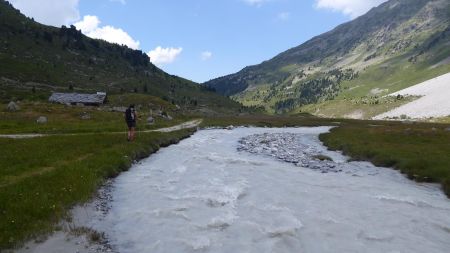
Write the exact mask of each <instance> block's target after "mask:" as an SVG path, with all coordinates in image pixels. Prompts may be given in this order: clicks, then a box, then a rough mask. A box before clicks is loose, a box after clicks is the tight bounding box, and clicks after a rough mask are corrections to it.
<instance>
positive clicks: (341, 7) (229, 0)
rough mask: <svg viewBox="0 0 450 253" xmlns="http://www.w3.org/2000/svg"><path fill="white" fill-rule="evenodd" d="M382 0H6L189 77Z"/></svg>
mask: <svg viewBox="0 0 450 253" xmlns="http://www.w3.org/2000/svg"><path fill="white" fill-rule="evenodd" d="M385 1H386V0H10V2H11V3H12V4H13V5H14V7H16V8H18V9H19V10H20V11H21V12H22V13H24V14H25V15H27V16H29V17H33V18H34V19H35V20H36V21H38V22H40V23H43V24H46V25H53V26H58V27H59V26H62V25H75V26H76V27H77V28H78V29H79V30H81V31H82V32H83V33H84V34H85V35H87V36H89V37H92V38H98V39H103V40H106V41H109V42H113V43H117V44H121V45H127V46H128V47H130V48H134V49H139V50H142V51H143V52H145V53H147V54H148V55H149V56H150V59H151V61H152V62H153V63H154V64H156V65H157V66H158V67H160V68H161V69H163V70H165V71H167V72H168V73H170V74H174V75H178V76H181V77H184V78H187V79H190V80H193V81H195V82H205V81H208V80H210V79H212V78H216V77H220V76H224V75H227V74H231V73H235V72H237V71H239V70H241V69H242V68H244V67H246V66H249V65H255V64H259V63H261V62H262V61H265V60H269V59H271V58H273V57H274V56H276V55H277V54H279V53H281V52H283V51H286V50H287V49H289V48H292V47H295V46H298V45H300V44H302V43H303V42H305V41H307V40H309V39H311V38H312V37H314V36H317V35H320V34H322V33H324V32H327V31H329V30H331V29H333V28H334V27H336V26H337V25H339V24H342V23H344V22H348V21H350V20H352V19H354V18H356V17H358V16H360V15H362V14H364V13H366V12H367V11H368V10H369V9H370V8H372V7H375V6H377V5H379V4H381V3H382V2H385Z"/></svg>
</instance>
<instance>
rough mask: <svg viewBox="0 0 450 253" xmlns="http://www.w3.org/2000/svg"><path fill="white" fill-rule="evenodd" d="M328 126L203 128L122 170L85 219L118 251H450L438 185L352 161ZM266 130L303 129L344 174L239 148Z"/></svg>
mask: <svg viewBox="0 0 450 253" xmlns="http://www.w3.org/2000/svg"><path fill="white" fill-rule="evenodd" d="M327 130H328V128H324V127H321V128H298V129H261V128H238V129H235V130H232V131H228V130H204V131H199V132H197V133H196V134H195V135H194V136H193V137H191V138H190V139H187V140H184V141H182V142H181V143H180V144H178V145H174V146H171V147H169V148H165V149H163V150H161V151H160V152H158V153H157V154H154V155H152V156H151V157H150V158H148V159H146V160H143V161H142V162H141V163H140V164H138V165H136V166H134V167H133V168H132V169H131V170H130V171H129V172H126V173H123V174H122V175H121V176H119V177H118V178H117V180H116V181H115V183H114V186H113V191H112V194H113V202H112V208H111V210H110V211H109V213H108V214H107V215H106V216H105V217H103V218H101V219H94V220H93V221H91V224H89V225H90V226H92V227H93V228H95V229H98V230H102V231H105V232H106V234H107V236H108V237H109V239H110V241H111V244H112V246H113V247H115V248H116V249H117V251H119V252H122V253H128V252H133V253H140V252H174V253H175V252H224V253H228V252H258V253H259V252H408V253H410V252H427V253H432V252H443V253H444V252H450V201H449V200H448V199H447V198H446V197H445V196H444V194H443V193H442V192H441V191H440V190H439V189H438V187H437V186H435V185H420V184H416V183H414V182H412V181H410V180H408V179H406V178H405V177H404V176H402V175H401V174H399V173H398V172H396V171H394V170H391V169H385V168H376V167H374V166H373V165H371V164H369V163H361V162H352V163H348V162H346V159H345V157H343V156H341V155H340V154H339V153H336V152H329V151H326V149H325V147H323V146H322V145H321V143H320V142H319V141H318V138H317V135H318V133H320V132H325V131H327ZM266 132H269V133H279V132H293V133H301V134H303V135H304V138H302V143H304V144H307V145H310V146H311V147H313V148H315V149H316V150H318V151H319V152H322V153H323V154H326V155H328V156H330V157H332V158H333V159H334V160H335V161H336V162H338V163H339V165H338V166H339V167H340V168H342V169H343V172H342V173H328V174H322V173H320V172H318V171H314V170H310V169H305V168H300V167H296V166H295V165H293V164H289V163H285V162H282V161H278V160H276V159H274V158H272V157H268V156H262V155H256V154H250V153H247V152H238V151H237V146H238V140H239V139H240V138H242V137H246V136H248V135H251V134H255V133H266Z"/></svg>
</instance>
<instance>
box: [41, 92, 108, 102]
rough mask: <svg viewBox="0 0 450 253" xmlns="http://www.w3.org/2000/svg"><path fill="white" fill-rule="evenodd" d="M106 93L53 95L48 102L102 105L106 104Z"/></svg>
mask: <svg viewBox="0 0 450 253" xmlns="http://www.w3.org/2000/svg"><path fill="white" fill-rule="evenodd" d="M105 100H106V93H97V94H79V93H57V92H55V93H53V94H52V95H51V96H50V98H49V99H48V101H50V102H53V103H61V104H77V103H81V104H94V105H101V104H103V103H105Z"/></svg>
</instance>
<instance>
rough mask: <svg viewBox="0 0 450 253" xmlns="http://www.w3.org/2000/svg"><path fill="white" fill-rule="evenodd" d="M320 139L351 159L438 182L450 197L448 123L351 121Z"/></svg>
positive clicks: (449, 133)
mask: <svg viewBox="0 0 450 253" xmlns="http://www.w3.org/2000/svg"><path fill="white" fill-rule="evenodd" d="M320 139H321V140H322V141H323V142H324V144H325V145H327V146H328V147H329V148H330V149H333V150H341V151H343V152H344V153H345V154H347V155H349V156H351V157H352V159H354V160H365V161H370V162H372V163H374V164H375V165H377V166H385V167H393V168H395V169H398V170H400V171H401V172H402V173H404V174H406V175H407V176H408V177H409V178H410V179H414V180H416V181H418V182H436V183H440V184H442V187H443V190H444V192H445V193H446V194H447V195H448V196H449V197H450V167H449V164H450V156H449V154H450V142H449V140H450V128H449V125H444V124H425V123H408V122H407V123H397V122H364V121H353V122H351V123H349V122H347V123H345V122H344V123H343V124H342V125H341V126H340V127H338V128H334V129H332V130H331V132H330V133H327V134H322V135H321V136H320Z"/></svg>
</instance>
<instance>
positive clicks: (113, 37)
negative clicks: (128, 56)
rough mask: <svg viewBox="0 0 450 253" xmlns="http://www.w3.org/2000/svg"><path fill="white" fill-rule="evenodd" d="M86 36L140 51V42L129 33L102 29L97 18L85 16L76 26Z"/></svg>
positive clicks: (108, 28)
mask: <svg viewBox="0 0 450 253" xmlns="http://www.w3.org/2000/svg"><path fill="white" fill-rule="evenodd" d="M74 25H75V26H76V27H77V29H80V30H81V32H83V33H84V34H85V35H86V36H89V37H91V38H94V39H102V40H106V41H108V42H111V43H117V44H119V45H126V46H128V47H129V48H132V49H139V44H140V42H139V41H136V40H134V39H133V38H132V37H131V36H130V35H129V34H128V33H127V32H125V31H124V30H122V29H120V28H115V27H113V26H103V27H100V26H99V25H100V19H99V18H98V17H97V16H89V15H88V16H84V18H83V20H81V21H79V22H77V23H75V24H74Z"/></svg>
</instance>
